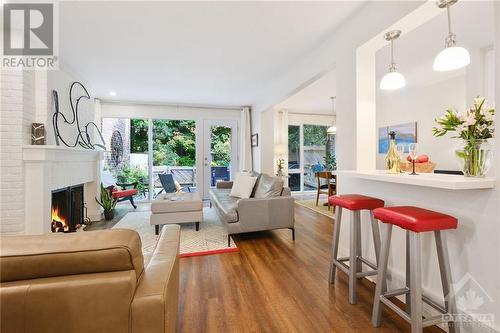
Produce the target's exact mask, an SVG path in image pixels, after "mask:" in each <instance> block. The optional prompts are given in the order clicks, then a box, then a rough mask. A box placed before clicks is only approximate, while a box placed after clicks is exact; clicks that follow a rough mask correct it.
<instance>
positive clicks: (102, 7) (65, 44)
mask: <svg viewBox="0 0 500 333" xmlns="http://www.w3.org/2000/svg"><path fill="white" fill-rule="evenodd" d="M362 5H363V2H360V1H335V2H159V1H152V2H144V1H136V2H131V1H124V2H116V1H112V2H88V1H67V2H61V3H60V6H59V13H60V27H59V34H60V45H59V48H60V58H61V60H62V62H63V63H64V64H66V65H67V66H68V67H69V68H70V69H71V70H73V71H74V72H76V73H78V74H79V75H81V76H82V77H83V78H84V79H85V80H87V81H88V82H89V83H90V84H91V85H92V88H93V90H94V93H95V95H96V97H100V98H105V99H116V100H130V101H147V102H169V103H186V104H205V105H248V104H252V103H254V102H255V99H256V98H257V96H260V95H261V94H262V93H263V92H265V90H266V87H267V86H268V85H271V84H272V81H273V80H275V79H277V78H278V77H280V76H281V75H283V74H285V73H286V71H287V70H289V69H290V68H292V67H293V66H294V64H296V63H297V62H298V61H299V60H300V59H301V58H302V57H304V56H305V55H306V54H307V53H308V52H309V51H310V50H312V49H313V48H315V47H317V46H318V45H319V44H320V43H321V42H322V41H324V40H325V39H326V38H327V37H328V36H329V35H331V34H332V33H333V31H334V30H335V29H336V27H338V26H339V24H341V23H342V21H343V20H345V19H346V18H347V17H349V15H351V14H352V13H353V12H354V11H356V10H357V9H359V8H360V6H362ZM109 91H116V93H117V96H116V97H111V96H109Z"/></svg>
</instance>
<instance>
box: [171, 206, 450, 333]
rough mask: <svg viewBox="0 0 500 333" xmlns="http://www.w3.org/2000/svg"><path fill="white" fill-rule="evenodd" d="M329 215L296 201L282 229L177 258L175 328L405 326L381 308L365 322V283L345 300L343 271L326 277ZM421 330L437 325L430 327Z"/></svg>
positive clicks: (369, 290) (369, 299)
mask: <svg viewBox="0 0 500 333" xmlns="http://www.w3.org/2000/svg"><path fill="white" fill-rule="evenodd" d="M332 227H333V224H332V222H331V220H330V219H329V218H327V217H325V216H323V215H321V214H318V213H315V212H313V211H311V210H309V209H307V208H304V207H301V206H297V205H296V240H295V242H293V241H292V238H291V232H290V230H277V231H272V232H260V233H252V234H246V235H241V236H239V237H235V240H236V243H237V245H238V247H239V248H240V252H239V253H228V254H221V255H211V256H203V257H190V258H182V259H180V275H181V276H180V278H181V279H180V307H179V316H178V324H177V325H178V327H177V328H178V331H179V332H339V333H346V332H379V333H382V332H409V330H410V326H409V325H408V324H407V323H406V322H405V321H404V320H402V319H400V318H399V317H397V316H396V315H394V314H393V313H392V312H390V311H387V310H385V311H384V313H383V324H382V326H381V327H380V328H378V329H375V328H373V327H372V325H371V310H372V303H373V285H372V284H371V283H370V282H369V281H367V280H364V281H362V282H361V283H360V285H359V286H358V304H357V305H350V304H349V301H348V296H347V293H348V285H347V278H346V275H345V274H343V273H342V272H339V273H337V281H336V283H335V284H334V285H330V284H329V283H328V265H329V260H330V246H331V234H332ZM424 332H426V333H431V332H441V333H442V332H443V331H441V330H440V329H438V328H437V327H432V328H427V329H425V330H424Z"/></svg>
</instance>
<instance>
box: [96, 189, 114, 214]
mask: <svg viewBox="0 0 500 333" xmlns="http://www.w3.org/2000/svg"><path fill="white" fill-rule="evenodd" d="M95 201H97V203H98V204H99V205H100V206H101V207H102V208H103V209H104V219H105V220H106V221H109V220H112V219H113V217H115V206H116V204H117V203H118V199H116V198H113V194H112V193H111V190H109V189H107V188H105V187H104V185H103V184H102V183H101V199H100V200H99V199H97V198H95Z"/></svg>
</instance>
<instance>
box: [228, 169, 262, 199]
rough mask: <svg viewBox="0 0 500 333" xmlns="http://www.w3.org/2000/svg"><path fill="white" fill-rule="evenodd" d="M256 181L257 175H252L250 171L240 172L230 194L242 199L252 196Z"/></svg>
mask: <svg viewBox="0 0 500 333" xmlns="http://www.w3.org/2000/svg"><path fill="white" fill-rule="evenodd" d="M256 181H257V177H251V176H250V175H249V174H248V173H243V172H242V173H238V174H237V175H236V178H235V180H234V183H233V187H232V188H231V193H229V196H231V197H236V198H241V199H248V198H250V195H251V194H252V191H253V187H254V186H255V182H256Z"/></svg>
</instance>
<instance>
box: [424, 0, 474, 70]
mask: <svg viewBox="0 0 500 333" xmlns="http://www.w3.org/2000/svg"><path fill="white" fill-rule="evenodd" d="M457 1H458V0H438V1H437V2H436V6H438V7H439V8H446V13H447V14H448V37H446V40H445V49H444V50H442V51H441V52H439V54H438V55H437V56H436V58H435V59H434V65H433V68H434V70H435V71H438V72H444V71H452V70H455V69H459V68H462V67H465V66H467V65H468V64H469V63H470V54H469V51H467V49H466V48H463V47H461V46H456V44H457V41H456V36H455V34H454V33H453V32H452V31H451V14H450V7H451V6H452V5H454V4H455V3H456V2H457Z"/></svg>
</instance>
